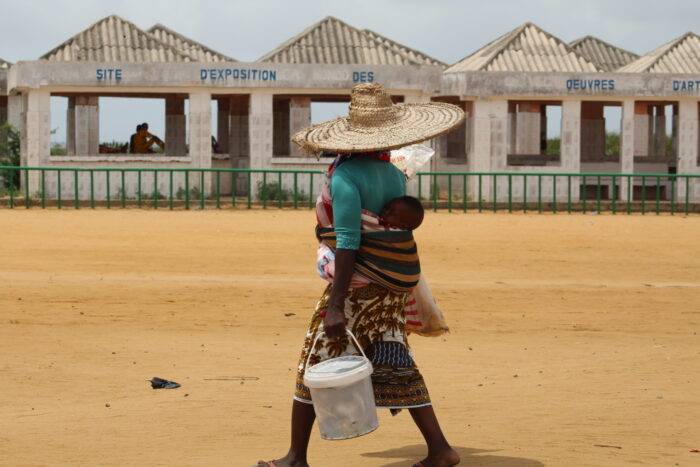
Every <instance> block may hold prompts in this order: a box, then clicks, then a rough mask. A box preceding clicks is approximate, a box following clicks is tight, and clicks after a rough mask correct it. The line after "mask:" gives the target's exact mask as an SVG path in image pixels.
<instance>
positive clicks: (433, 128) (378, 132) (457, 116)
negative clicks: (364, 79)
mask: <svg viewBox="0 0 700 467" xmlns="http://www.w3.org/2000/svg"><path fill="white" fill-rule="evenodd" d="M463 121H464V111H463V110H462V109H460V108H459V107H457V106H456V105H452V104H446V103H442V102H431V103H428V104H394V103H393V102H392V101H391V97H390V96H389V95H388V94H387V93H386V91H384V88H382V86H381V85H380V84H376V83H372V84H358V85H357V86H355V87H353V88H352V92H351V94H350V112H349V116H348V117H341V118H336V119H334V120H329V121H326V122H323V123H319V124H316V125H312V126H310V127H308V128H306V129H304V130H302V131H300V132H298V133H296V134H295V135H294V136H293V137H292V141H294V143H296V144H297V145H299V146H300V147H301V148H302V150H304V151H305V152H306V153H308V154H315V153H319V152H323V151H325V152H334V153H340V154H346V153H353V152H375V151H383V150H390V149H397V148H400V147H403V146H408V145H410V144H415V143H419V142H421V141H425V140H428V139H431V138H434V137H436V136H439V135H441V134H443V133H447V132H448V131H450V130H452V129H453V128H455V127H456V126H457V125H459V124H460V123H462V122H463Z"/></svg>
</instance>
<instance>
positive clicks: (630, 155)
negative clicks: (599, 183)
mask: <svg viewBox="0 0 700 467" xmlns="http://www.w3.org/2000/svg"><path fill="white" fill-rule="evenodd" d="M636 104H638V103H635V101H634V99H626V100H624V101H623V102H622V128H621V131H620V172H622V173H625V174H630V173H634V156H635V155H638V154H639V152H638V151H637V144H645V143H646V144H648V141H649V140H648V139H646V140H645V139H644V138H642V136H643V135H647V134H648V133H647V132H646V131H645V132H640V130H639V128H638V127H637V125H642V127H643V128H644V129H645V130H646V129H647V128H648V124H649V117H648V115H647V114H646V113H644V114H642V113H640V112H639V110H640V109H641V107H640V106H639V105H636ZM618 199H620V200H626V199H627V179H626V178H624V177H622V178H621V179H620V191H619V193H618ZM630 199H634V187H632V188H631V193H630Z"/></svg>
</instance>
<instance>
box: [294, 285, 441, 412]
mask: <svg viewBox="0 0 700 467" xmlns="http://www.w3.org/2000/svg"><path fill="white" fill-rule="evenodd" d="M332 287H333V286H332V285H329V286H328V287H327V288H326V290H325V292H324V293H323V295H322V296H321V300H319V302H318V304H317V305H316V312H315V313H314V315H313V317H312V318H311V324H310V325H309V330H308V332H307V333H306V339H305V341H304V347H303V349H302V352H301V357H300V359H299V368H298V371H297V381H296V391H295V392H294V399H296V400H298V401H300V402H305V403H309V404H310V403H311V395H310V394H309V388H307V387H306V386H305V385H304V371H305V368H304V366H305V364H306V358H307V357H308V355H309V352H310V351H311V346H312V345H313V342H314V339H315V338H316V334H317V333H318V329H319V326H320V325H321V324H323V316H324V315H325V310H326V308H327V306H328V299H329V298H330V292H331V288H332ZM407 295H408V294H407V293H405V292H394V291H392V290H389V289H386V288H384V287H381V286H379V285H376V284H370V285H368V286H365V287H361V288H357V289H350V291H349V292H348V296H347V298H346V299H345V317H346V318H347V326H348V328H349V329H350V330H351V331H352V333H353V334H354V335H355V337H356V338H357V340H358V341H359V343H360V345H361V346H362V349H363V350H364V351H365V353H366V354H367V357H368V358H369V359H370V360H371V361H372V366H373V367H374V372H373V373H372V386H373V388H374V398H375V401H376V403H377V407H383V408H389V409H407V408H413V407H422V406H426V405H430V396H429V395H428V389H427V388H426V386H425V382H424V381H423V377H422V376H421V374H420V372H419V371H418V368H417V367H416V364H415V362H414V361H413V356H412V353H411V350H410V348H409V347H408V341H407V340H406V330H405V322H406V318H405V316H404V305H405V303H406V298H407ZM358 353H359V352H358V351H357V350H356V349H355V345H354V343H352V340H351V339H350V338H349V337H348V336H345V337H343V338H339V339H328V338H326V336H325V335H322V336H321V338H320V339H319V340H318V342H317V343H316V347H315V348H314V349H313V351H312V353H311V359H310V361H309V364H310V365H315V364H317V363H319V362H321V361H323V360H326V359H328V358H334V357H339V356H341V355H356V354H358Z"/></svg>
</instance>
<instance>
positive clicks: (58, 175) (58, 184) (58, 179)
mask: <svg viewBox="0 0 700 467" xmlns="http://www.w3.org/2000/svg"><path fill="white" fill-rule="evenodd" d="M107 186H109V185H107ZM56 190H57V192H56V195H57V196H56V207H57V208H58V209H61V170H60V169H56ZM107 207H109V203H108V204H107Z"/></svg>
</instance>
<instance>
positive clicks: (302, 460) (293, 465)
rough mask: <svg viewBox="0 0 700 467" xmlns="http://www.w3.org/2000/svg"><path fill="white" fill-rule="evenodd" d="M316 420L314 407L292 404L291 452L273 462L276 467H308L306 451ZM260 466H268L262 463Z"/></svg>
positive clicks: (300, 403)
mask: <svg viewBox="0 0 700 467" xmlns="http://www.w3.org/2000/svg"><path fill="white" fill-rule="evenodd" d="M314 420H316V412H314V406H313V405H311V404H305V403H303V402H299V401H297V400H295V401H294V402H293V403H292V439H291V445H290V446H289V452H288V453H287V455H286V456H284V457H283V458H281V459H278V460H275V461H273V462H274V463H275V466H276V467H308V465H309V464H308V463H307V462H306V451H307V450H308V448H309V438H310V437H311V428H313V426H314ZM258 465H263V466H264V465H267V464H266V463H265V462H264V461H260V462H259V463H258Z"/></svg>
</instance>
